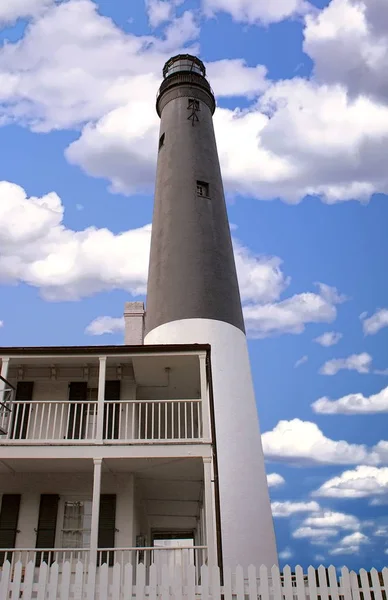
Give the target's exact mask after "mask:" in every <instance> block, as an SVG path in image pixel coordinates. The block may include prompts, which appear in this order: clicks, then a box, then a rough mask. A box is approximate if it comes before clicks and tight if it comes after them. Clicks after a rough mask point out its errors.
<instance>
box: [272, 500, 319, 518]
mask: <svg viewBox="0 0 388 600" xmlns="http://www.w3.org/2000/svg"><path fill="white" fill-rule="evenodd" d="M271 508H272V516H274V517H289V516H291V515H294V514H296V513H304V512H316V511H318V510H319V508H320V507H319V504H318V503H317V502H314V501H310V502H288V501H287V502H271Z"/></svg>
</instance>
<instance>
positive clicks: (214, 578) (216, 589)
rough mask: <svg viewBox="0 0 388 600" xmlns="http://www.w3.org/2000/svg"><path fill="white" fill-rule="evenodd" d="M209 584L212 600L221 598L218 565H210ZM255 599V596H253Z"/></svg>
mask: <svg viewBox="0 0 388 600" xmlns="http://www.w3.org/2000/svg"><path fill="white" fill-rule="evenodd" d="M210 586H211V594H210V595H211V597H212V600H221V579H220V569H219V567H215V566H214V567H211V570H210ZM254 600H256V598H254Z"/></svg>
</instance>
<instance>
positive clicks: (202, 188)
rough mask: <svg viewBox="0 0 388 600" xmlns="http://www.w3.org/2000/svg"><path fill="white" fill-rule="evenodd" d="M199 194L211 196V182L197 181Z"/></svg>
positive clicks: (205, 196) (206, 196)
mask: <svg viewBox="0 0 388 600" xmlns="http://www.w3.org/2000/svg"><path fill="white" fill-rule="evenodd" d="M197 195H198V196H203V197H204V198H208V197H209V184H208V183H206V181H197Z"/></svg>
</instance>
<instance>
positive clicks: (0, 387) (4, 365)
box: [0, 356, 9, 402]
mask: <svg viewBox="0 0 388 600" xmlns="http://www.w3.org/2000/svg"><path fill="white" fill-rule="evenodd" d="M8 368H9V357H8V356H7V357H6V358H2V360H1V373H0V375H1V376H2V377H4V379H7V377H8ZM4 390H5V383H4V381H2V380H1V379H0V402H3V399H4Z"/></svg>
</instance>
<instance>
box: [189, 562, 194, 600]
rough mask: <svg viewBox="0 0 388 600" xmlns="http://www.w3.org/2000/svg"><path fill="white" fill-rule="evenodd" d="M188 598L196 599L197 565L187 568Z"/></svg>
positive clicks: (190, 599)
mask: <svg viewBox="0 0 388 600" xmlns="http://www.w3.org/2000/svg"><path fill="white" fill-rule="evenodd" d="M187 600H195V566H194V565H189V567H188V569H187Z"/></svg>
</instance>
